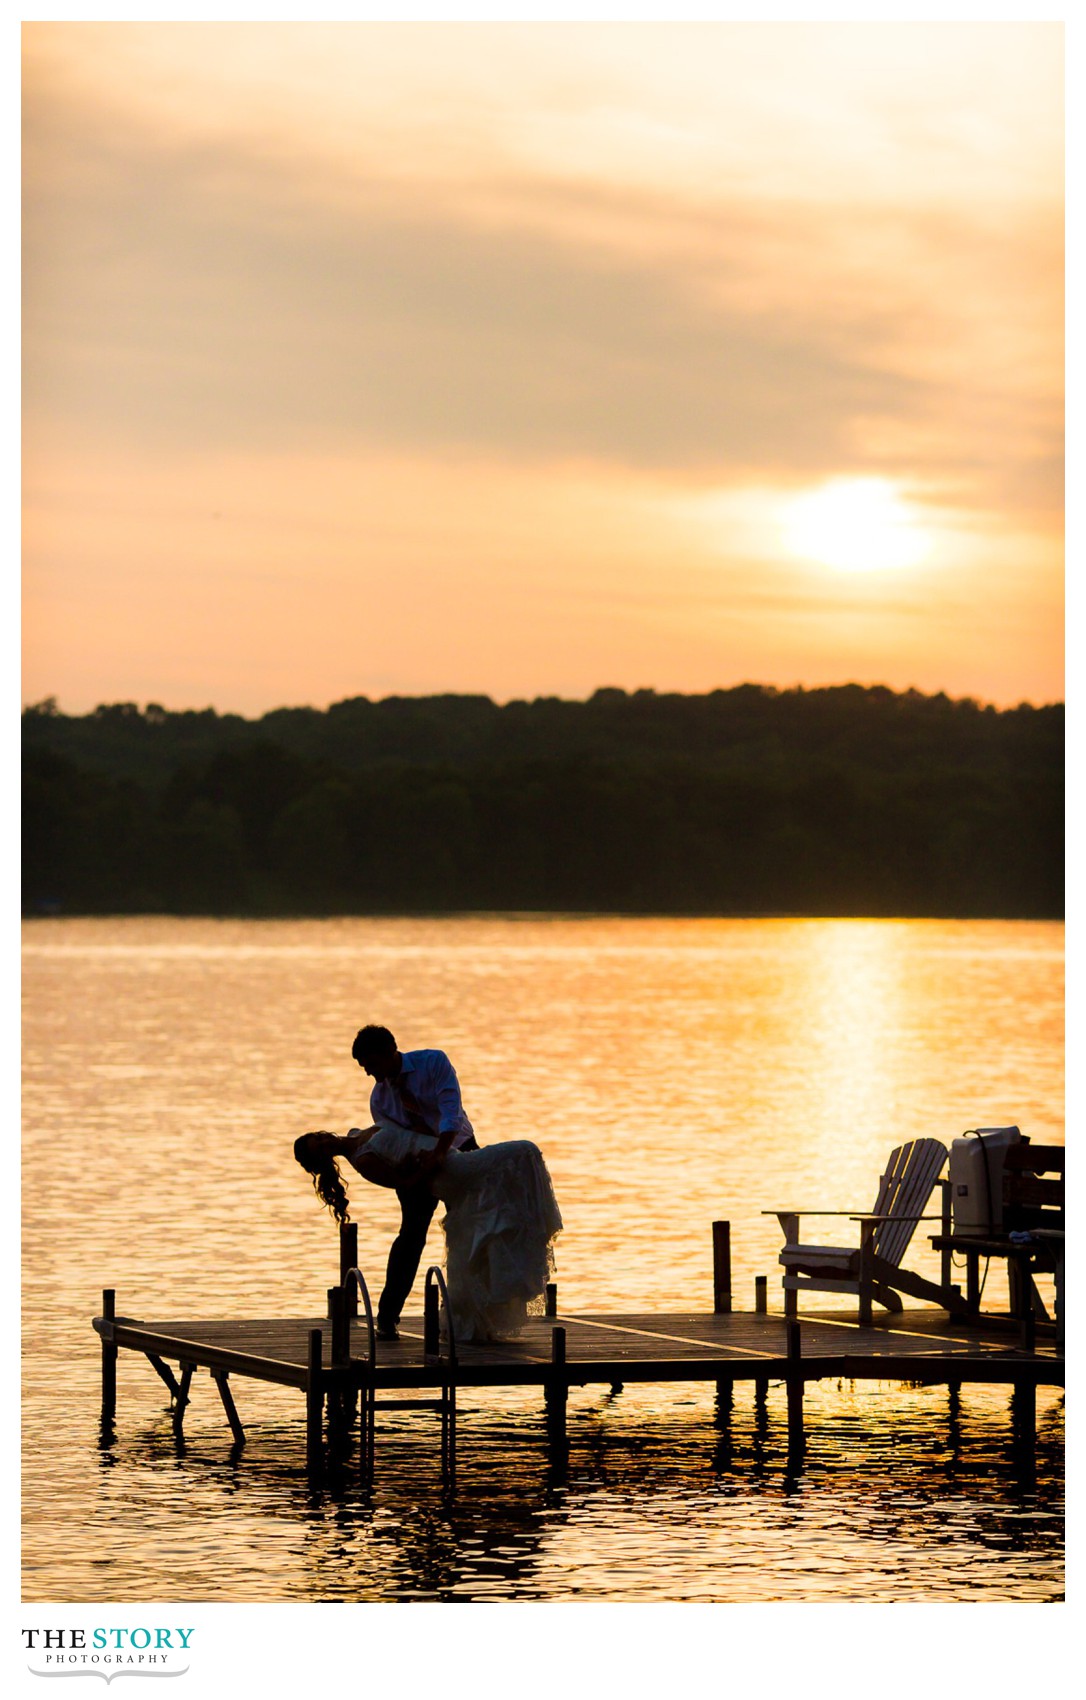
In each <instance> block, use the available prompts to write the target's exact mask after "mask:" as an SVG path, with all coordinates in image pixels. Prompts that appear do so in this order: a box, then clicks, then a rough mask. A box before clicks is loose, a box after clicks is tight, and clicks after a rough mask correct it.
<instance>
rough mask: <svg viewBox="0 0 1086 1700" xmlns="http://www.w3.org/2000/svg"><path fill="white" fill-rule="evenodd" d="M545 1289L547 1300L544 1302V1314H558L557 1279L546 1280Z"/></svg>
mask: <svg viewBox="0 0 1086 1700" xmlns="http://www.w3.org/2000/svg"><path fill="white" fill-rule="evenodd" d="M546 1291H547V1302H546V1309H545V1313H544V1314H545V1315H547V1316H557V1315H558V1283H557V1281H548V1282H547V1289H546Z"/></svg>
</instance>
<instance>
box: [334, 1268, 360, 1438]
mask: <svg viewBox="0 0 1086 1700" xmlns="http://www.w3.org/2000/svg"><path fill="white" fill-rule="evenodd" d="M353 1284H354V1283H353V1282H352V1286H353ZM328 1319H329V1321H330V1322H331V1324H332V1342H331V1353H330V1356H331V1364H332V1368H333V1369H334V1370H345V1369H346V1368H347V1366H348V1364H349V1363H350V1361H351V1318H350V1311H349V1308H348V1304H347V1294H346V1292H345V1290H344V1289H343V1288H342V1287H329V1289H328ZM345 1379H346V1378H345V1377H343V1376H335V1377H333V1379H332V1381H331V1382H330V1383H329V1386H328V1422H329V1426H330V1427H332V1428H335V1429H336V1430H344V1431H345V1430H347V1429H349V1428H350V1426H351V1423H352V1421H353V1420H354V1399H353V1396H352V1395H351V1393H350V1392H348V1389H347V1387H346V1385H345Z"/></svg>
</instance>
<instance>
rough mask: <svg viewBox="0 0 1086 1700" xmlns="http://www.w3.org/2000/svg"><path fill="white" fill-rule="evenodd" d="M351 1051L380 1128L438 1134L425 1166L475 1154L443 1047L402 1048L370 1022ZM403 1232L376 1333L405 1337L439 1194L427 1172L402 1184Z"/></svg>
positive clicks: (391, 1257) (394, 1251)
mask: <svg viewBox="0 0 1086 1700" xmlns="http://www.w3.org/2000/svg"><path fill="white" fill-rule="evenodd" d="M351 1055H352V1057H353V1058H354V1060H355V1062H356V1063H357V1064H358V1066H359V1068H362V1069H365V1071H366V1073H367V1074H368V1075H369V1076H370V1077H371V1079H372V1080H373V1083H374V1084H373V1090H372V1092H371V1093H370V1115H371V1116H372V1117H373V1120H374V1121H375V1122H376V1124H377V1126H378V1127H388V1126H392V1127H407V1128H411V1129H413V1130H414V1132H416V1133H419V1134H425V1135H426V1137H427V1138H428V1139H433V1140H434V1141H435V1142H436V1143H435V1144H434V1147H433V1150H432V1151H431V1152H428V1153H427V1163H426V1168H427V1169H429V1168H432V1167H433V1165H434V1164H435V1163H438V1162H440V1161H441V1159H442V1157H444V1155H445V1153H446V1151H450V1150H451V1151H475V1150H477V1149H478V1147H477V1145H476V1143H475V1135H474V1133H473V1132H472V1127H471V1123H470V1122H469V1120H468V1118H467V1116H466V1115H465V1114H464V1106H463V1103H462V1102H461V1099H460V1082H459V1081H458V1080H457V1078H456V1070H455V1069H454V1068H453V1065H452V1063H451V1062H450V1061H449V1059H448V1057H447V1056H446V1055H445V1052H444V1051H400V1050H398V1049H397V1047H396V1041H395V1039H394V1038H393V1037H392V1034H391V1033H390V1032H389V1030H388V1028H387V1027H374V1026H370V1027H363V1028H362V1030H361V1032H360V1033H358V1034H356V1036H355V1041H354V1044H353V1045H352V1046H351ZM396 1196H397V1198H398V1199H399V1201H400V1214H401V1220H400V1231H399V1233H398V1234H397V1235H396V1238H395V1239H394V1240H393V1242H392V1249H391V1250H390V1251H389V1254H388V1270H387V1272H386V1274H385V1286H384V1291H383V1292H382V1294H381V1297H380V1299H379V1300H378V1301H377V1336H378V1339H381V1340H398V1339H399V1329H398V1328H397V1326H396V1325H397V1323H398V1322H399V1320H400V1311H401V1310H402V1309H403V1306H404V1302H405V1300H406V1298H407V1295H408V1293H409V1292H410V1291H411V1286H412V1283H413V1281H414V1279H415V1276H416V1274H417V1273H418V1267H419V1260H420V1258H421V1257H422V1252H423V1247H424V1246H425V1244H426V1234H427V1231H428V1229H429V1227H430V1222H431V1219H432V1217H433V1214H434V1211H435V1210H436V1209H437V1199H436V1198H435V1197H434V1195H433V1193H432V1192H431V1191H430V1189H429V1187H428V1186H427V1184H426V1170H425V1169H424V1171H423V1172H422V1174H421V1175H420V1176H419V1177H418V1178H417V1179H415V1180H413V1181H412V1182H411V1184H410V1185H408V1186H398V1187H397V1188H396Z"/></svg>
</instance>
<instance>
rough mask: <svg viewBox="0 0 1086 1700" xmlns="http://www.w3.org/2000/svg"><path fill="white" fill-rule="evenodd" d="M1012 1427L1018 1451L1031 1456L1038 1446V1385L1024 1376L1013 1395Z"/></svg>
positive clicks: (1016, 1384)
mask: <svg viewBox="0 0 1086 1700" xmlns="http://www.w3.org/2000/svg"><path fill="white" fill-rule="evenodd" d="M1011 1425H1012V1434H1013V1439H1014V1446H1015V1450H1016V1451H1020V1452H1024V1453H1027V1454H1030V1453H1032V1452H1033V1451H1034V1449H1035V1447H1036V1444H1037V1383H1036V1382H1035V1381H1034V1380H1033V1379H1032V1377H1031V1378H1029V1379H1028V1380H1027V1379H1026V1377H1025V1376H1022V1377H1021V1379H1020V1380H1018V1381H1016V1382H1015V1383H1014V1388H1013V1391H1012V1393H1011Z"/></svg>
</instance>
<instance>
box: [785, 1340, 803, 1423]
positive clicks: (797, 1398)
mask: <svg viewBox="0 0 1086 1700" xmlns="http://www.w3.org/2000/svg"><path fill="white" fill-rule="evenodd" d="M786 1326H787V1329H788V1373H787V1388H788V1450H789V1452H793V1451H802V1449H803V1445H804V1438H803V1372H802V1369H801V1368H800V1361H801V1357H802V1343H801V1340H800V1325H799V1323H798V1322H789V1323H788V1324H787V1325H786Z"/></svg>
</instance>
